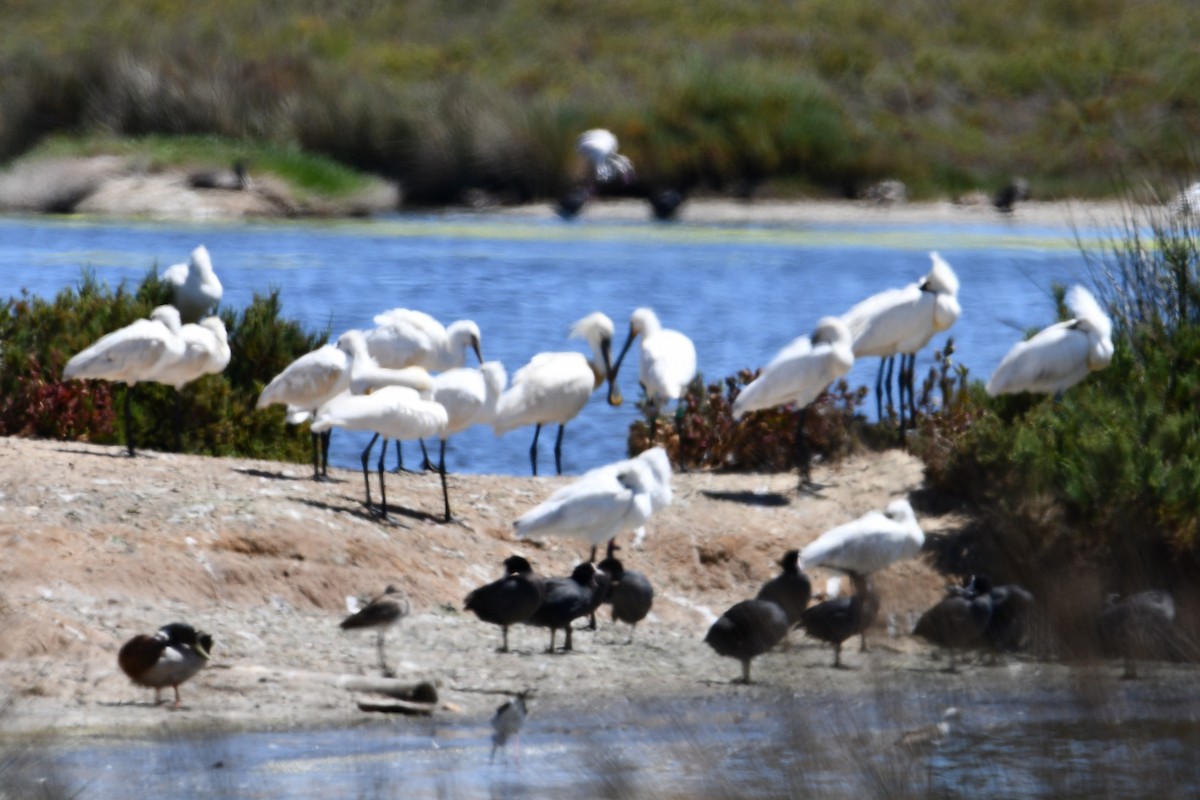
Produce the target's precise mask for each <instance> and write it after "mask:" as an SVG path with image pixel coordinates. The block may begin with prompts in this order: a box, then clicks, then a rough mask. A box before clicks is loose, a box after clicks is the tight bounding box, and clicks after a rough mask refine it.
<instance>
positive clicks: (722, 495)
mask: <svg viewBox="0 0 1200 800" xmlns="http://www.w3.org/2000/svg"><path fill="white" fill-rule="evenodd" d="M700 494H702V495H704V496H705V497H708V498H710V499H712V500H723V501H725V502H727V503H741V504H742V505H745V506H765V507H768V508H778V507H779V506H786V505H790V504H791V502H792V501H791V500H789V499H788V497H787V495H782V494H779V493H778V492H752V491H746V490H743V491H740V492H721V491H714V490H712V489H701V490H700Z"/></svg>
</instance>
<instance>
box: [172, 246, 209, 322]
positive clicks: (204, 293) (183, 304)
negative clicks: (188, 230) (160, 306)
mask: <svg viewBox="0 0 1200 800" xmlns="http://www.w3.org/2000/svg"><path fill="white" fill-rule="evenodd" d="M162 279H163V280H164V281H165V282H166V283H168V284H169V285H170V286H171V292H172V297H173V298H174V299H173V301H172V302H173V303H174V304H175V307H176V308H177V309H179V316H180V317H181V318H182V319H183V321H185V322H195V321H196V320H198V319H200V318H201V317H203V316H204V315H205V314H207V313H208V312H209V311H211V310H212V309H213V308H214V307H215V306H216V305H217V303H219V302H221V296H222V295H223V294H224V293H225V290H224V288H223V287H222V286H221V281H220V279H218V278H217V273H216V272H214V271H213V266H212V258H211V257H209V255H208V248H207V247H205V246H204V245H200V246H199V247H197V248H196V249H195V250H193V251H192V256H191V258H190V260H189V261H188V262H187V263H181V264H172V265H171V266H169V267H167V268H166V269H165V270H163V274H162Z"/></svg>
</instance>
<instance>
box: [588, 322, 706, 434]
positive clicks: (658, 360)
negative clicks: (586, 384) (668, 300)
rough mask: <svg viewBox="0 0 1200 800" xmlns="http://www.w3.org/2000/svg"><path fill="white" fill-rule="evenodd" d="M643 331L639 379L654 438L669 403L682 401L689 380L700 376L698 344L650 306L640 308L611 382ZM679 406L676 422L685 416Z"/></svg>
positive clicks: (630, 328) (630, 326)
mask: <svg viewBox="0 0 1200 800" xmlns="http://www.w3.org/2000/svg"><path fill="white" fill-rule="evenodd" d="M639 334H640V335H641V337H642V342H641V347H640V354H639V355H640V358H639V359H638V361H639V364H638V381H639V382H640V383H641V385H642V388H643V389H644V390H645V392H646V399H647V400H648V401H649V402H650V405H651V417H650V441H651V442H653V441H654V437H655V434H656V433H657V428H658V414H659V411H660V409H661V408H662V406H663V405H664V404H665V403H678V401H679V398H681V397H682V396H683V395H684V394H685V393H686V392H687V387H688V384H690V383H691V382H692V380H693V379H694V378H695V377H696V346H695V345H694V344H692V340H691V339H689V338H688V337H687V336H685V335H683V334H682V333H680V332H679V331H675V330H671V329H669V328H664V327H663V326H662V323H661V322H659V321H658V316H657V315H656V314H655V313H654V311H653V310H651V309H649V308H639V309H636V310H635V311H634V312H633V314H632V315H631V316H630V317H629V336H628V337H627V338H626V339H625V345H624V346H623V347H622V348H621V354H620V355H619V356H617V363H615V364H613V368H612V376H611V378H610V379H609V385H610V386H612V385H614V384H615V383H616V380H617V373H618V372H619V371H620V369H621V364H622V363H623V362H624V361H625V354H626V353H627V352H629V347H630V345H632V344H633V340H634V339H635V338H637V336H638V335H639ZM682 413H683V412H682V409H677V410H676V416H675V419H676V423H678V421H679V420H680V418H681V416H682Z"/></svg>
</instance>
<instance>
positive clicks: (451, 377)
mask: <svg viewBox="0 0 1200 800" xmlns="http://www.w3.org/2000/svg"><path fill="white" fill-rule="evenodd" d="M507 382H508V374H507V373H506V372H505V371H504V365H503V364H501V363H500V362H499V361H487V362H485V363H483V364H481V365H480V367H479V369H470V368H468V367H460V368H458V369H452V370H447V371H446V372H442V373H440V374H438V375H437V376H436V377H434V379H433V399H434V401H436V402H437V403H439V404H440V405H441V406H442V407H443V408H445V409H446V430H445V431H444V432H443V433H442V435H441V440H442V441H441V450H440V452H439V453H438V473H439V474H440V475H441V477H442V500H443V501H445V505H446V522H449V521H450V495H449V492H448V491H447V489H446V439H448V438H450V436H451V435H453V434H455V433H459V432H461V431H464V430H466V429H467V428H469V427H470V426H472V425H488V424H490V423H491V421H492V419H493V418H494V417H495V416H496V405H497V403H499V402H500V395H501V393H503V392H504V384H505V383H507Z"/></svg>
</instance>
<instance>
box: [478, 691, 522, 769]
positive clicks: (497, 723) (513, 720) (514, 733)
mask: <svg viewBox="0 0 1200 800" xmlns="http://www.w3.org/2000/svg"><path fill="white" fill-rule="evenodd" d="M528 696H529V695H528V693H527V692H521V693H520V694H518V695H517V696H516V697H514V698H513V699H512V700H509V701H508V702H506V703H504V704H503V705H502V706H500V707H499V708H497V709H496V713H495V714H494V715H493V716H492V755H491V757H490V758H489V759H488V763H489V764H490V763H492V762H493V761H495V760H496V749H497V748H500V747H504V746H505V745H507V744H508V740H509V739H515V740H516V742H517V764H520V763H521V728H522V727H523V726H524V725H525V717H526V716H527V715H528V713H529V711H528V708H527V707H526V705H525V698H526V697H528Z"/></svg>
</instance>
